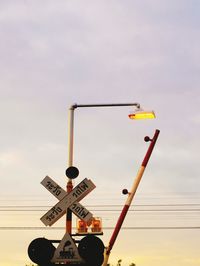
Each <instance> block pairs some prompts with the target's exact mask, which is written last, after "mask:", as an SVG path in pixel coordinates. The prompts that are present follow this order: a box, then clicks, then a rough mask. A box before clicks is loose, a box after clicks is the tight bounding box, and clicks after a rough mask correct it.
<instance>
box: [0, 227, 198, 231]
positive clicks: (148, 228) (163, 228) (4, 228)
mask: <svg viewBox="0 0 200 266" xmlns="http://www.w3.org/2000/svg"><path fill="white" fill-rule="evenodd" d="M73 229H75V228H73ZM103 229H104V230H113V229H114V227H104V228H103ZM121 229H122V230H199V229H200V226H141V227H137V226H130V227H122V228H121ZM0 230H16V231H19V230H22V231H26V230H52V231H54V230H65V228H64V227H35V226H33V227H30V226H21V227H20V226H1V227H0Z"/></svg>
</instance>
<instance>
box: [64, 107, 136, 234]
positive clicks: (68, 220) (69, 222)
mask: <svg viewBox="0 0 200 266" xmlns="http://www.w3.org/2000/svg"><path fill="white" fill-rule="evenodd" d="M120 106H121V107H122V106H136V107H137V108H140V104H139V103H114V104H113V103H110V104H74V105H72V106H71V107H70V108H69V125H68V145H69V150H68V167H70V166H73V149H74V148H73V146H74V110H75V109H76V108H82V107H120ZM72 189H73V184H72V180H71V179H70V178H69V179H68V182H67V186H66V191H67V192H68V193H69V192H71V191H72ZM66 231H67V232H68V233H69V234H71V233H72V212H71V210H69V209H67V216H66Z"/></svg>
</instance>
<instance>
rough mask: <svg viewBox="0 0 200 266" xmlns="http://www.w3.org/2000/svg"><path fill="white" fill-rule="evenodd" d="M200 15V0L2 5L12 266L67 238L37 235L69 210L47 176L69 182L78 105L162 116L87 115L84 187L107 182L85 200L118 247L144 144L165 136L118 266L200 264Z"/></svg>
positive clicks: (5, 247) (80, 130) (1, 219)
mask: <svg viewBox="0 0 200 266" xmlns="http://www.w3.org/2000/svg"><path fill="white" fill-rule="evenodd" d="M199 14H200V2H199V1H198V0H190V1H189V0H187V1H186V0H173V1H172V0H159V1H158V0H142V1H141V0H132V1H131V0H124V1H119V0H110V1H105V0H101V1H96V0H93V1H90V0H85V1H80V0H73V1H70V0H65V1H64V0H59V1H53V0H48V1H47V0H43V1H38V0H34V1H33V0H32V1H31V0H18V1H14V0H1V1H0V40H1V41H0V77H1V79H0V121H1V140H0V142H1V145H0V147H1V148H0V169H1V179H0V180H1V193H0V236H1V243H0V250H1V252H0V266H13V265H15V266H24V265H25V264H26V263H29V262H30V259H29V258H28V256H27V247H28V245H29V243H30V242H31V241H32V240H33V239H34V238H37V237H42V236H44V237H46V238H48V239H53V238H62V237H63V234H64V232H63V230H62V229H57V230H56V229H55V230H43V229H40V230H39V229H37V230H29V229H28V227H40V228H41V227H45V226H44V225H43V224H42V223H41V222H40V217H41V216H42V215H43V214H44V212H45V211H46V210H47V209H48V206H49V208H50V207H51V206H52V205H53V204H54V203H56V202H57V201H56V199H54V198H53V196H52V195H50V193H49V192H48V191H46V190H45V189H44V187H42V185H41V184H40V182H41V180H42V179H43V178H44V177H45V176H46V175H49V176H51V177H52V178H53V179H54V180H55V181H56V182H57V183H59V184H60V185H61V186H62V187H65V185H66V181H67V179H66V177H65V169H66V167H67V161H68V109H69V107H70V106H71V105H72V104H74V103H78V104H91V103H129V102H139V103H140V104H141V106H142V107H143V108H146V109H153V110H154V111H155V113H156V119H155V120H148V121H131V120H129V119H128V114H129V112H130V111H131V108H130V107H119V108H116V107H115V108H82V109H81V108H78V109H77V110H76V111H75V136H74V137H75V138H74V142H75V143H74V165H76V166H77V167H78V168H79V170H80V175H79V177H78V178H77V179H76V180H75V184H77V183H79V182H80V181H82V179H83V178H85V177H88V178H90V179H91V180H92V181H93V182H94V183H95V184H96V186H97V188H96V189H95V191H93V192H91V194H90V195H88V196H87V197H86V198H85V199H84V200H83V201H82V202H83V204H85V206H86V205H87V206H88V209H89V208H90V209H91V211H92V212H93V214H94V215H96V216H98V215H99V216H101V217H102V219H103V225H104V227H105V232H104V235H103V236H102V240H103V241H104V243H105V245H107V243H108V241H109V238H110V236H111V233H112V229H109V228H110V227H113V226H114V225H115V223H116V220H117V217H118V215H119V210H120V206H122V205H123V204H124V202H125V199H126V196H124V195H122V193H121V190H122V189H123V188H127V189H130V187H131V185H132V183H133V180H134V178H135V176H136V174H137V171H138V169H139V167H140V164H141V162H142V159H143V156H144V155H145V152H146V150H147V147H148V145H149V144H148V143H145V142H144V140H143V138H144V136H146V135H148V136H150V137H152V136H153V134H154V131H155V129H159V130H160V136H159V139H158V142H157V144H156V146H155V150H154V152H153V154H152V157H151V159H150V162H149V164H148V166H147V169H146V171H145V173H144V176H143V179H142V181H141V184H140V186H139V188H138V191H137V194H136V197H135V199H134V202H133V207H132V209H131V212H130V213H129V214H128V216H127V219H126V221H125V223H124V229H123V230H122V231H121V233H120V234H119V236H118V239H117V241H116V244H115V246H114V248H113V251H112V253H111V257H110V262H111V265H116V263H117V260H118V259H122V266H128V265H129V264H130V263H131V262H134V263H135V264H136V265H137V266H149V265H154V266H161V265H162V266H171V265H174V266H186V265H187V266H188V265H190V266H198V265H199V264H200V255H199V246H200V229H199V228H200V216H199V206H200V194H199V193H200V178H199V177H200V170H199V147H200V140H199V139H200V138H199V136H200V111H199V105H200V90H199V87H200V75H199V71H200V63H199V62H200V50H199V47H200V35H199V30H200V16H199ZM134 204H135V207H134ZM97 205H98V206H99V207H98V206H97ZM105 205H106V206H105ZM107 205H117V207H116V206H115V207H108V206H107ZM118 205H120V206H118ZM141 205H148V206H146V207H143V208H144V209H145V208H146V209H147V210H146V209H145V210H144V211H142V210H141V208H142V206H141ZM149 205H151V206H149ZM152 205H154V206H153V207H152ZM161 205H162V206H161ZM24 206H25V207H24ZM34 206H36V207H34ZM43 206H44V207H43ZM20 208H21V209H20ZM23 208H24V211H23ZM34 208H35V209H34ZM98 208H99V210H98ZM105 208H106V210H105ZM109 208H110V209H109ZM113 208H116V209H117V210H118V211H115V210H113ZM152 208H154V210H152ZM155 208H156V209H162V210H161V211H155ZM167 208H168V209H169V210H167ZM102 209H104V210H102ZM172 209H173V210H172ZM177 209H178V210H177ZM180 209H181V210H180ZM133 210H135V212H134V211H133ZM74 219H75V218H74ZM74 223H75V221H74ZM59 226H61V227H62V226H64V218H62V219H61V220H60V221H58V222H57V223H56V224H55V225H53V226H52V227H55V228H56V227H59ZM21 227H22V228H21ZM147 227H151V228H150V229H148V228H147ZM152 227H156V228H157V229H152ZM159 227H164V228H163V229H158V228H159ZM168 227H179V229H166V228H168ZM183 227H186V229H183ZM194 227H196V228H194ZM14 228H16V229H15V230H14ZM20 228H21V229H20ZM23 228H24V229H23ZM127 228H132V229H127ZM137 228H138V229H137ZM142 228H143V229H142Z"/></svg>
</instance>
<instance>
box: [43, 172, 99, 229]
mask: <svg viewBox="0 0 200 266" xmlns="http://www.w3.org/2000/svg"><path fill="white" fill-rule="evenodd" d="M41 184H42V185H43V186H44V187H45V188H46V189H47V190H48V191H49V192H51V193H52V194H53V195H54V196H55V197H56V198H57V199H58V200H59V202H58V203H57V204H56V205H54V206H53V207H52V208H51V209H50V210H49V211H48V212H47V213H45V214H44V215H43V216H42V217H41V218H40V220H41V221H42V222H43V223H44V224H45V225H46V226H48V225H49V226H51V225H52V224H54V223H55V222H56V221H57V220H58V219H60V218H61V217H62V216H63V215H64V214H65V213H66V210H67V208H69V209H71V210H72V212H73V213H74V214H75V215H76V216H78V218H80V219H82V220H84V221H86V222H87V223H89V222H90V221H91V220H92V217H93V215H92V213H91V212H89V211H88V210H87V209H86V208H85V207H84V206H82V205H81V204H80V203H79V201H80V200H81V199H83V198H84V197H85V196H86V195H87V194H89V193H90V192H91V191H92V190H93V189H94V188H95V187H96V186H95V185H94V183H93V182H92V181H91V180H90V179H87V178H85V179H84V180H83V181H81V182H80V183H79V184H78V185H77V186H76V187H75V188H74V189H73V190H72V191H71V192H70V193H67V192H66V191H65V190H64V189H62V188H61V187H60V186H59V185H58V184H57V183H56V182H55V181H53V180H52V179H51V178H50V177H49V176H46V177H45V178H44V179H43V180H42V182H41Z"/></svg>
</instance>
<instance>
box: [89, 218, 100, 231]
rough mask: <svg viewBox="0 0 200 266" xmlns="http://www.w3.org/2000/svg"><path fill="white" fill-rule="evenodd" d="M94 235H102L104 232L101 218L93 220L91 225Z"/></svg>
mask: <svg viewBox="0 0 200 266" xmlns="http://www.w3.org/2000/svg"><path fill="white" fill-rule="evenodd" d="M91 231H92V233H101V232H102V220H101V218H100V217H95V218H93V220H92V225H91Z"/></svg>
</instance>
